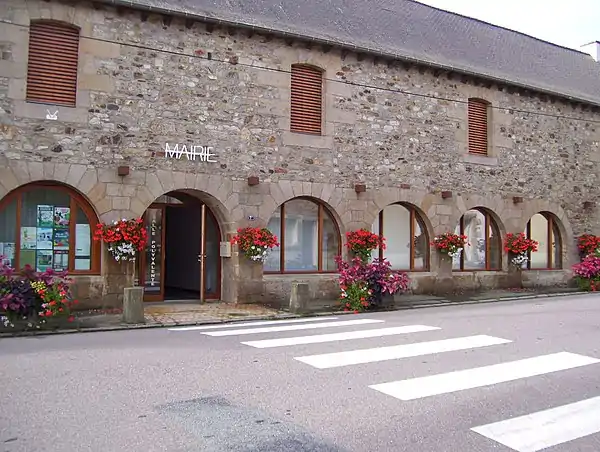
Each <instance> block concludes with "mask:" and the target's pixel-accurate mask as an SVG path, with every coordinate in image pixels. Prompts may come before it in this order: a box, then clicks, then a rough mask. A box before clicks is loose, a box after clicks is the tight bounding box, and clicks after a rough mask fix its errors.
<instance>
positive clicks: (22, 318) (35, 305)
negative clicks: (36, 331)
mask: <svg viewBox="0 0 600 452" xmlns="http://www.w3.org/2000/svg"><path fill="white" fill-rule="evenodd" d="M70 283H71V280H70V279H69V278H68V277H67V273H66V272H55V271H54V270H52V269H51V268H49V269H47V270H46V271H44V272H36V271H34V270H33V269H32V268H31V267H30V266H29V265H27V266H25V268H24V269H23V270H22V271H20V272H17V271H16V270H15V269H14V268H12V267H10V266H9V265H7V264H2V265H0V321H1V322H2V324H1V326H4V327H6V328H14V327H15V326H17V325H24V326H25V328H41V327H42V326H44V325H45V324H46V323H47V322H48V320H49V319H64V320H66V321H68V322H72V321H73V320H74V316H73V315H72V308H73V306H74V305H75V304H77V300H73V299H72V296H71V292H70V287H69V285H70Z"/></svg>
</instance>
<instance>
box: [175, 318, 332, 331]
mask: <svg viewBox="0 0 600 452" xmlns="http://www.w3.org/2000/svg"><path fill="white" fill-rule="evenodd" d="M337 319H338V317H307V318H304V319H289V320H285V319H282V320H264V321H258V322H244V323H238V322H234V323H226V324H222V323H221V324H218V325H199V326H180V327H176V328H169V329H168V330H169V331H204V330H220V329H223V328H241V327H245V326H252V327H254V326H264V325H282V324H286V323H307V322H321V321H323V320H337Z"/></svg>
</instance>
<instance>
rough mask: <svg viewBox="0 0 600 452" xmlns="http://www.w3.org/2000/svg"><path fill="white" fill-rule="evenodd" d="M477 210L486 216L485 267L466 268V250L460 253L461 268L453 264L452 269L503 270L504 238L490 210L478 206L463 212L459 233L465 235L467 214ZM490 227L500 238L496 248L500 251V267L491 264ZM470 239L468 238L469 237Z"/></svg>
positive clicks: (462, 270)
mask: <svg viewBox="0 0 600 452" xmlns="http://www.w3.org/2000/svg"><path fill="white" fill-rule="evenodd" d="M472 210H475V211H477V212H479V213H481V214H482V215H483V217H484V220H485V221H484V222H485V225H484V230H485V268H465V253H464V251H463V252H462V253H460V267H459V268H454V266H452V271H453V272H497V271H502V252H503V247H502V238H501V234H500V228H499V227H498V223H497V222H496V220H494V217H493V216H492V214H491V213H490V212H488V211H487V210H485V209H478V208H474V209H469V210H467V211H466V212H465V213H463V214H462V215H461V217H460V220H458V224H459V234H460V235H465V232H464V231H465V222H464V219H465V214H466V213H468V212H469V211H472ZM490 229H492V232H494V233H496V234H497V236H498V239H499V242H498V249H497V250H496V251H497V252H498V259H499V262H498V267H497V268H493V267H492V266H491V265H490V255H491V253H490V251H491V249H492V243H491V241H490V237H491V235H490ZM467 240H468V238H467Z"/></svg>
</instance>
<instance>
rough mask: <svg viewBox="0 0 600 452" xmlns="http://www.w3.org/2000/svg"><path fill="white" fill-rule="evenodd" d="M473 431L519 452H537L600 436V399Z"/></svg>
mask: <svg viewBox="0 0 600 452" xmlns="http://www.w3.org/2000/svg"><path fill="white" fill-rule="evenodd" d="M471 430H473V431H474V432H476V433H479V434H480V435H483V436H485V437H487V438H489V439H491V440H494V441H496V442H498V443H500V444H503V445H505V446H507V447H510V448H511V449H513V450H515V451H518V452H538V451H540V450H543V449H547V448H549V447H553V446H557V445H559V444H563V443H566V442H568V441H573V440H575V439H578V438H583V437H585V436H589V435H593V434H595V433H600V397H594V398H591V399H587V400H581V401H579V402H575V403H571V404H569V405H563V406H559V407H556V408H551V409H548V410H544V411H538V412H537V413H533V414H528V415H525V416H520V417H515V418H512V419H508V420H504V421H500V422H496V423H494V424H488V425H482V426H480V427H475V428H472V429H471Z"/></svg>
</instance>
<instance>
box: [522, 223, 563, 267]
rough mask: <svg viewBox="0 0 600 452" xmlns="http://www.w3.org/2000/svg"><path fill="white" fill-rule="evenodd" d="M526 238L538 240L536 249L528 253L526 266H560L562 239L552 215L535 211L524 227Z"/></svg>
mask: <svg viewBox="0 0 600 452" xmlns="http://www.w3.org/2000/svg"><path fill="white" fill-rule="evenodd" d="M525 234H526V235H527V238H529V239H531V240H535V241H537V242H538V250H537V251H536V252H535V253H530V256H529V261H528V262H527V268H528V269H533V270H543V269H546V270H549V269H557V268H562V240H561V237H560V231H559V229H558V225H557V223H556V220H555V219H554V217H553V216H552V215H551V214H549V213H536V214H535V215H534V216H533V217H531V219H530V220H529V222H528V223H527V227H526V228H525Z"/></svg>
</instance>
